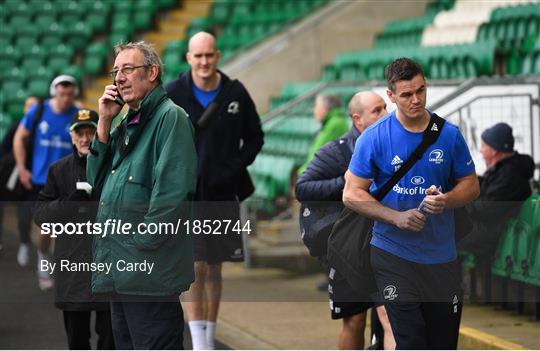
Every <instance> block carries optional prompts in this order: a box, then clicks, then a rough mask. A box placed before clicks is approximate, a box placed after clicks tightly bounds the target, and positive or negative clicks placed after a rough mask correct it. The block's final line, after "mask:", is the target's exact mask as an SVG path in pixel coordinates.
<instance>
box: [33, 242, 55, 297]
mask: <svg viewBox="0 0 540 351" xmlns="http://www.w3.org/2000/svg"><path fill="white" fill-rule="evenodd" d="M41 261H47V262H50V257H49V254H48V253H43V252H41V251H40V250H38V262H37V276H38V284H39V288H40V289H41V290H43V291H46V290H49V289H52V288H53V286H54V281H53V279H52V276H51V274H50V273H51V272H50V267H49V265H48V264H47V269H45V270H42V269H41V267H42V265H41Z"/></svg>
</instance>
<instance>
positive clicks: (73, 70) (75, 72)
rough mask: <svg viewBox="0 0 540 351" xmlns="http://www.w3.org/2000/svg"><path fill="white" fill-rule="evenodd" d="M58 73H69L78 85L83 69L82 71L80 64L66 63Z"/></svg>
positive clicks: (80, 81)
mask: <svg viewBox="0 0 540 351" xmlns="http://www.w3.org/2000/svg"><path fill="white" fill-rule="evenodd" d="M59 74H69V75H70V76H72V77H73V78H75V79H77V82H78V83H79V86H80V85H81V83H82V79H83V71H82V68H81V66H76V65H67V66H65V67H64V68H63V69H61V70H60V72H59Z"/></svg>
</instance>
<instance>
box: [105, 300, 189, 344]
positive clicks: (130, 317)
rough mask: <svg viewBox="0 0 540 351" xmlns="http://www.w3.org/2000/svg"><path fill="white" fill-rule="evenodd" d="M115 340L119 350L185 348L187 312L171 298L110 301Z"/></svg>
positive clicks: (178, 302)
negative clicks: (171, 300) (185, 315)
mask: <svg viewBox="0 0 540 351" xmlns="http://www.w3.org/2000/svg"><path fill="white" fill-rule="evenodd" d="M111 316H112V328H113V334H114V342H115V344H116V347H117V348H118V349H119V350H133V349H135V350H142V349H144V350H156V349H160V350H183V349H184V347H183V342H184V337H183V332H184V316H183V311H182V305H180V301H178V298H176V301H175V302H169V301H163V302H158V301H152V302H149V301H148V302H147V301H142V302H140V301H122V300H116V301H112V302H111Z"/></svg>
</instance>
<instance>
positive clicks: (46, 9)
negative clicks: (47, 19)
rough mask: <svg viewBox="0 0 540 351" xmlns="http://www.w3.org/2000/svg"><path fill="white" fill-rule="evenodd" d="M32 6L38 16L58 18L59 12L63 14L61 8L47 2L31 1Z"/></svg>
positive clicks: (45, 0) (41, 0)
mask: <svg viewBox="0 0 540 351" xmlns="http://www.w3.org/2000/svg"><path fill="white" fill-rule="evenodd" d="M29 4H30V6H31V7H32V8H34V9H36V14H40V15H51V16H56V15H57V13H58V12H61V8H59V9H57V7H56V6H55V5H54V4H52V3H51V2H50V1H47V0H30V2H29Z"/></svg>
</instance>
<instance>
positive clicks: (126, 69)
mask: <svg viewBox="0 0 540 351" xmlns="http://www.w3.org/2000/svg"><path fill="white" fill-rule="evenodd" d="M142 67H149V65H140V66H135V67H129V66H128V67H123V68H120V69H115V70H113V71H110V72H109V74H110V75H111V77H113V78H116V75H117V74H118V72H122V74H124V75H128V74H131V73H133V72H135V70H136V69H137V68H142Z"/></svg>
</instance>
